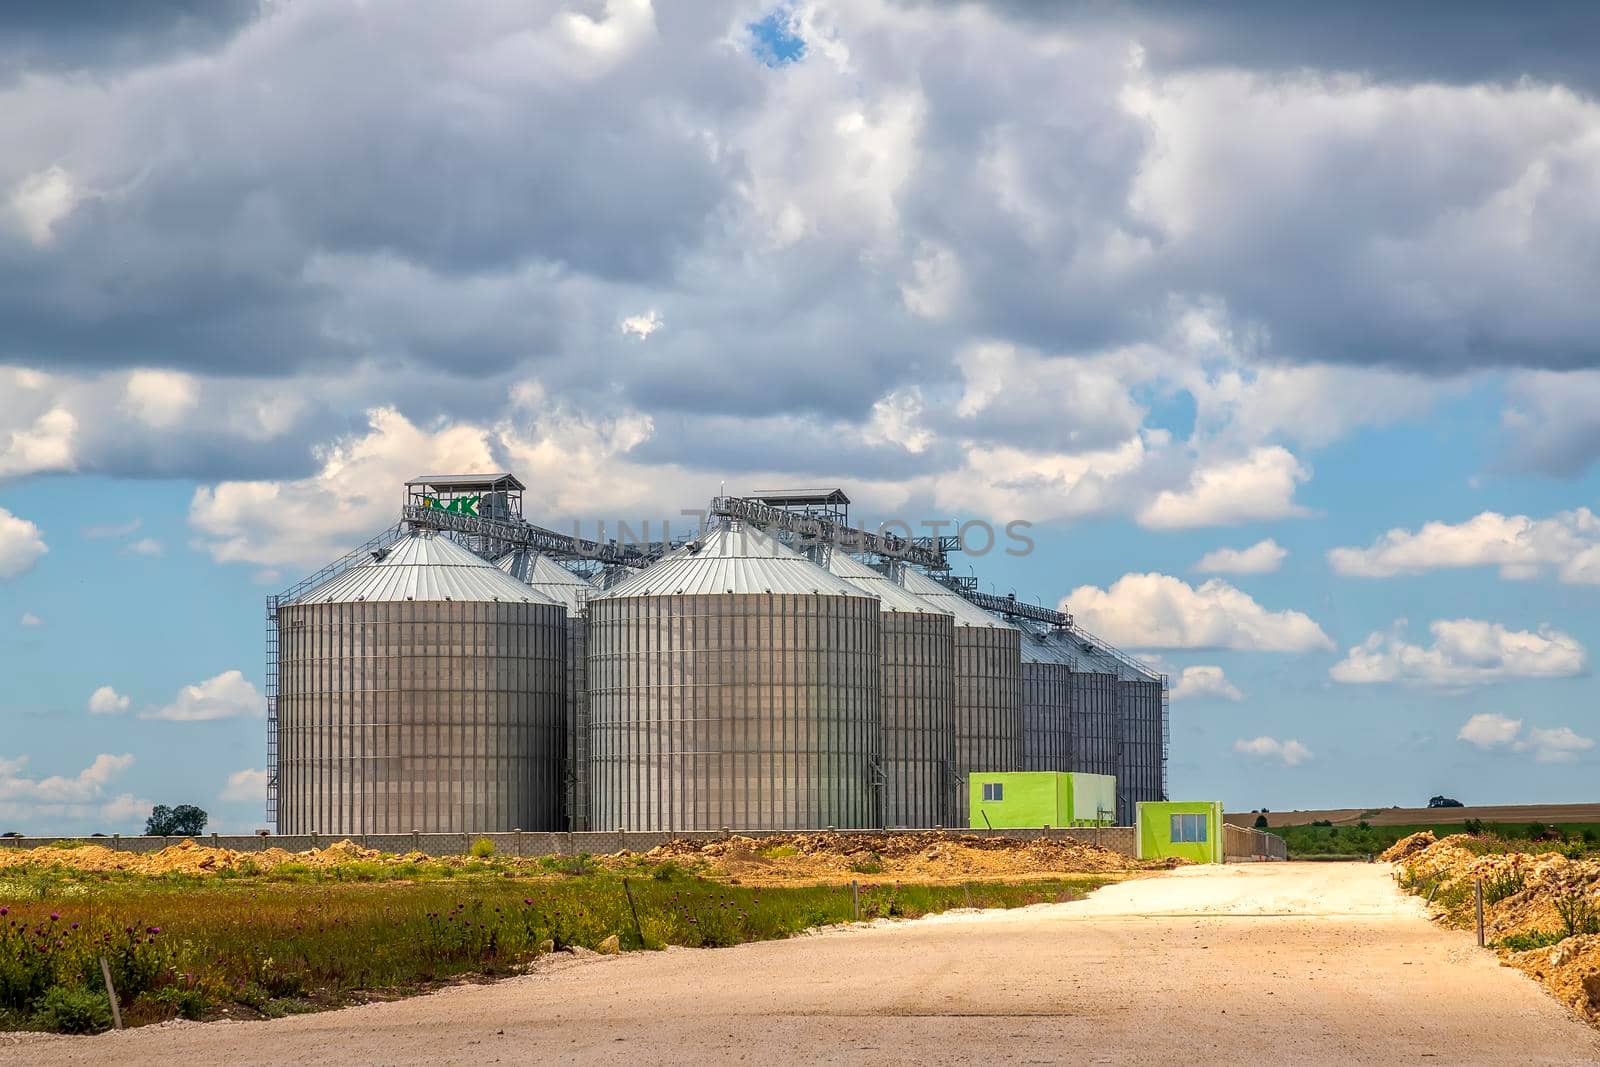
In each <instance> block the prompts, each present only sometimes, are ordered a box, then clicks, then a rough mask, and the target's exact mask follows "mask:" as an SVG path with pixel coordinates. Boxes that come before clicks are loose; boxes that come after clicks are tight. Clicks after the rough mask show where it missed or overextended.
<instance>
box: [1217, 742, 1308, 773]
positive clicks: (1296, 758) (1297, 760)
mask: <svg viewBox="0 0 1600 1067" xmlns="http://www.w3.org/2000/svg"><path fill="white" fill-rule="evenodd" d="M1233 750H1234V751H1235V752H1238V753H1242V754H1243V755H1246V756H1251V757H1254V758H1256V759H1259V760H1264V761H1276V762H1278V763H1281V764H1283V765H1284V766H1285V767H1297V766H1299V765H1300V764H1302V763H1304V762H1306V761H1307V760H1309V759H1310V758H1311V757H1312V752H1311V750H1310V749H1309V748H1307V747H1306V746H1305V745H1302V744H1301V743H1300V742H1299V741H1296V740H1294V739H1292V738H1288V739H1285V740H1283V741H1279V740H1278V739H1277V738H1275V737H1267V736H1265V735H1263V736H1261V737H1254V738H1248V739H1246V738H1240V739H1239V740H1237V741H1235V742H1234V743H1233Z"/></svg>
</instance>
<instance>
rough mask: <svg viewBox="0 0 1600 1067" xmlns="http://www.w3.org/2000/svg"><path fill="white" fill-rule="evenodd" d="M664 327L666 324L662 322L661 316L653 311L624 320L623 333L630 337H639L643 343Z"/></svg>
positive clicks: (630, 316)
mask: <svg viewBox="0 0 1600 1067" xmlns="http://www.w3.org/2000/svg"><path fill="white" fill-rule="evenodd" d="M663 325H664V323H663V322H662V321H661V316H660V315H659V314H657V313H656V312H655V311H654V310H653V309H652V310H650V311H647V312H645V313H644V314H643V315H629V316H628V317H627V318H625V319H623V320H622V332H623V333H624V334H627V335H628V336H631V337H637V338H638V339H639V340H641V341H643V340H644V339H645V338H647V337H649V336H650V335H651V334H653V333H655V332H656V331H657V330H659V329H661V327H662V326H663Z"/></svg>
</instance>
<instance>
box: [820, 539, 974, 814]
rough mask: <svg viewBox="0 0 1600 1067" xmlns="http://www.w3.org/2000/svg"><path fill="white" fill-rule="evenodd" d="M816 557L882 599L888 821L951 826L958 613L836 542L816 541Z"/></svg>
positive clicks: (884, 757)
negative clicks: (950, 610)
mask: <svg viewBox="0 0 1600 1067" xmlns="http://www.w3.org/2000/svg"><path fill="white" fill-rule="evenodd" d="M812 555H813V558H814V559H815V561H816V562H817V563H818V565H820V566H821V567H822V568H823V569H824V570H827V571H828V572H829V573H830V574H833V575H835V576H836V577H838V578H840V579H842V580H844V581H846V582H848V583H850V584H851V585H853V586H855V587H856V588H858V589H860V590H861V591H863V592H865V593H868V594H870V595H871V596H874V597H876V598H877V599H878V611H879V620H880V633H881V635H882V642H883V644H882V657H881V665H880V676H881V679H882V683H883V775H884V809H883V823H884V825H885V826H889V827H897V826H898V827H907V826H909V827H924V828H925V827H929V826H949V825H952V823H951V819H952V815H953V811H954V801H955V796H956V786H957V781H956V771H955V740H956V724H955V690H956V682H955V656H956V648H955V646H956V625H955V616H953V615H951V614H950V613H949V612H948V611H946V610H944V609H943V608H939V607H936V606H935V605H933V604H932V603H931V602H929V601H927V600H924V599H923V598H921V597H919V596H916V595H915V594H913V593H910V592H908V591H907V590H905V589H903V588H901V586H900V585H899V584H898V583H897V582H895V581H894V580H893V579H892V578H890V577H889V576H887V575H885V574H881V573H879V572H878V571H875V570H873V569H872V568H871V567H868V566H867V565H865V564H864V563H861V562H859V561H857V560H855V559H853V558H851V557H850V556H849V555H848V554H846V553H845V552H843V551H841V550H840V549H839V548H838V547H837V546H834V545H819V546H816V547H815V548H813V549H812Z"/></svg>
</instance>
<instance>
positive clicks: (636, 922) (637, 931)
mask: <svg viewBox="0 0 1600 1067" xmlns="http://www.w3.org/2000/svg"><path fill="white" fill-rule="evenodd" d="M622 891H623V892H624V893H626V894H628V911H629V912H630V913H631V914H632V915H633V932H634V933H635V934H637V935H638V936H639V947H640V948H649V947H650V946H649V945H647V944H645V943H644V931H643V930H642V929H640V927H639V908H638V906H637V905H635V904H634V902H633V886H631V885H629V884H628V880H627V879H626V878H624V879H623V880H622Z"/></svg>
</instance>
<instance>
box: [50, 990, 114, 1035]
mask: <svg viewBox="0 0 1600 1067" xmlns="http://www.w3.org/2000/svg"><path fill="white" fill-rule="evenodd" d="M33 1019H34V1022H35V1023H36V1024H37V1025H38V1026H39V1028H40V1029H41V1030H50V1031H52V1032H54V1033H58V1034H97V1033H99V1032H100V1031H101V1030H106V1029H109V1028H110V1026H111V1002H110V1001H109V1000H107V999H106V994H105V991H104V990H102V991H100V992H98V993H97V992H95V991H93V990H90V989H71V988H68V987H67V986H60V985H58V986H51V987H50V988H49V990H47V991H46V992H45V995H44V997H43V998H42V999H41V1000H40V1001H39V1008H38V1010H37V1011H36V1012H35V1013H34V1016H33Z"/></svg>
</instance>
